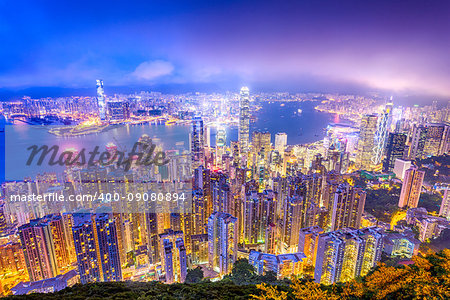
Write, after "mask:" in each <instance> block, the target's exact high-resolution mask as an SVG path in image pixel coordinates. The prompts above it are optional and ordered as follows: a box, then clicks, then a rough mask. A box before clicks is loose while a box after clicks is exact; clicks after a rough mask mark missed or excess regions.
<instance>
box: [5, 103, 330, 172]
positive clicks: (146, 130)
mask: <svg viewBox="0 0 450 300" xmlns="http://www.w3.org/2000/svg"><path fill="white" fill-rule="evenodd" d="M315 105H317V102H286V103H284V105H282V103H280V102H275V103H268V102H266V103H264V105H263V109H261V110H260V111H258V112H257V113H256V117H257V120H256V122H254V123H251V132H252V131H255V130H259V131H268V132H270V133H271V134H272V143H273V142H274V135H275V134H276V133H278V132H285V133H287V135H288V144H290V145H294V144H305V143H311V142H315V141H317V140H320V139H322V138H323V136H324V134H325V128H326V126H327V125H328V124H329V123H336V122H339V119H337V118H336V116H335V115H332V114H328V113H323V112H318V111H315V110H314V107H315ZM298 109H301V110H302V113H301V114H299V113H298ZM49 129H50V127H49V126H30V125H27V124H17V125H9V126H7V127H6V145H7V146H6V157H7V158H8V159H7V161H6V169H5V171H6V172H5V173H6V179H7V180H23V178H25V177H32V178H33V177H34V176H36V175H37V174H38V173H42V172H44V171H48V172H55V171H56V172H62V171H63V167H60V166H48V165H45V164H43V165H42V166H40V167H37V166H36V165H31V166H27V165H26V161H27V159H28V157H29V154H30V151H29V150H27V148H28V147H30V146H32V145H38V146H41V145H47V146H49V147H51V146H53V145H58V146H59V147H60V149H62V150H64V149H68V148H75V149H81V148H86V149H93V148H94V147H95V146H99V147H100V149H101V150H103V149H104V148H105V147H106V145H107V144H108V143H110V142H112V143H115V144H117V146H118V147H119V149H120V148H125V149H127V150H128V151H129V150H131V147H132V146H133V144H134V143H135V142H136V141H137V140H138V139H139V138H140V137H141V136H142V135H144V134H147V135H148V136H149V137H151V138H152V139H153V140H154V141H155V142H156V143H157V144H162V146H163V149H164V150H169V149H179V150H184V149H186V150H188V149H189V134H190V130H191V127H190V126H189V125H176V126H164V125H149V124H142V125H133V126H132V125H124V126H119V127H116V128H113V129H111V130H107V131H103V132H99V133H97V134H89V135H83V136H74V137H58V136H55V135H53V134H51V133H49V132H48V130H49ZM237 139H238V128H237V127H234V126H233V127H228V128H227V142H228V144H229V142H230V141H231V140H237ZM211 144H212V145H214V144H215V129H214V128H213V129H212V130H211Z"/></svg>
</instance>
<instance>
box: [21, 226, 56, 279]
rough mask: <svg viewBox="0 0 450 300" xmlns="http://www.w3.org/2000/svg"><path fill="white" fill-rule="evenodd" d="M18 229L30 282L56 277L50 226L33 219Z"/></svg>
mask: <svg viewBox="0 0 450 300" xmlns="http://www.w3.org/2000/svg"><path fill="white" fill-rule="evenodd" d="M18 229H19V237H20V243H21V245H22V250H23V254H24V256H25V263H26V266H27V271H28V276H29V277H30V280H31V281H38V280H42V279H47V278H52V277H55V276H56V275H58V268H57V263H56V255H55V247H54V243H53V237H52V234H51V229H50V226H48V224H42V223H40V219H35V220H32V221H31V222H30V223H28V224H25V225H22V226H20V227H19V228H18Z"/></svg>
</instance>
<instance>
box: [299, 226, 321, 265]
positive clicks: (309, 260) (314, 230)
mask: <svg viewBox="0 0 450 300" xmlns="http://www.w3.org/2000/svg"><path fill="white" fill-rule="evenodd" d="M323 232H324V231H323V229H322V228H320V227H319V226H312V227H306V228H302V229H301V230H300V234H299V239H298V250H297V251H298V252H300V253H303V254H305V256H306V259H305V265H304V268H305V269H308V271H309V270H313V269H314V262H315V258H316V249H317V242H318V239H319V235H320V234H321V233H323ZM305 271H306V270H305Z"/></svg>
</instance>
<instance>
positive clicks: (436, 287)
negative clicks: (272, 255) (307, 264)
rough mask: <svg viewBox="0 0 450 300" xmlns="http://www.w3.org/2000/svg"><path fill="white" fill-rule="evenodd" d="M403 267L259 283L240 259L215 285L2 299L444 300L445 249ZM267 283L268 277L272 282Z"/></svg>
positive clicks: (449, 284) (80, 290) (449, 254)
mask: <svg viewBox="0 0 450 300" xmlns="http://www.w3.org/2000/svg"><path fill="white" fill-rule="evenodd" d="M413 260H414V264H413V265H408V266H403V265H402V266H396V267H392V266H387V265H384V264H381V265H380V266H378V267H377V268H375V270H373V271H372V272H370V273H369V274H368V275H367V276H365V277H363V278H356V279H354V280H352V281H350V282H346V283H343V284H333V285H329V286H324V285H320V284H317V283H314V282H312V281H310V280H298V279H294V280H293V281H292V282H291V283H290V285H287V284H288V282H287V281H276V280H275V281H272V284H270V283H263V284H261V285H255V284H253V283H254V281H255V280H260V282H261V281H266V282H271V281H270V280H269V279H270V278H267V277H257V275H255V274H254V270H253V269H252V268H251V266H250V267H249V265H248V264H247V263H246V262H245V261H238V262H239V263H236V264H235V265H237V266H238V267H233V271H232V274H231V275H230V276H228V277H227V278H225V279H224V280H222V281H220V282H199V283H193V284H186V283H185V284H171V285H168V284H163V283H159V282H149V283H141V282H110V283H91V284H87V285H75V286H73V287H70V288H66V289H64V290H62V291H59V292H56V293H50V294H31V295H26V296H10V297H8V298H7V299H26V300H29V299H36V300H46V299H80V300H81V299H127V300H130V299H142V300H144V299H195V300H200V299H251V298H253V299H259V300H268V299H275V300H288V299H305V300H316V299H317V300H319V299H333V300H334V299H335V300H337V299H450V250H449V249H445V250H443V251H441V252H439V253H430V254H427V255H426V256H425V257H414V258H413ZM272 279H273V278H272Z"/></svg>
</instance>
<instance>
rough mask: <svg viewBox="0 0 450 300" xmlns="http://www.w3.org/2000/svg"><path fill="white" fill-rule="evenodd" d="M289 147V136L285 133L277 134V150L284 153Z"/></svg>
mask: <svg viewBox="0 0 450 300" xmlns="http://www.w3.org/2000/svg"><path fill="white" fill-rule="evenodd" d="M286 146H287V134H286V133H284V132H279V133H277V134H275V150H277V151H278V152H279V153H284V149H286Z"/></svg>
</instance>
